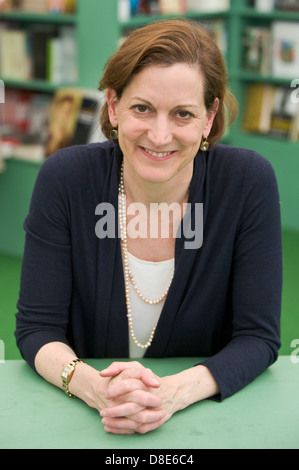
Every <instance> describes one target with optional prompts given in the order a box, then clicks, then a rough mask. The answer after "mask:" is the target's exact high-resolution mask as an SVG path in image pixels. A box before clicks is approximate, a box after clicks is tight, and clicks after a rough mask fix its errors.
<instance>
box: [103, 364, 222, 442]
mask: <svg viewBox="0 0 299 470" xmlns="http://www.w3.org/2000/svg"><path fill="white" fill-rule="evenodd" d="M100 374H101V376H102V377H113V379H112V380H111V382H110V384H109V387H108V389H107V398H108V400H109V401H110V403H109V406H107V407H104V408H103V409H102V411H101V413H100V414H101V416H102V417H103V420H102V422H103V424H105V430H106V431H107V432H112V433H116V434H129V433H130V434H131V433H134V432H139V433H146V432H149V431H152V430H154V429H156V428H158V427H159V426H161V425H162V424H163V423H165V422H166V421H167V420H168V419H169V418H170V417H171V416H172V415H173V414H174V413H175V412H176V411H179V410H182V409H183V408H186V407H187V406H189V405H191V404H192V403H195V402H197V401H199V400H202V399H204V398H208V397H210V396H213V395H215V394H217V393H218V392H219V388H218V385H217V382H216V381H215V379H214V377H213V376H212V374H211V373H210V371H209V370H208V369H207V368H206V367H204V366H201V365H199V366H196V367H192V368H191V369H187V370H185V371H182V372H180V373H178V374H175V375H171V376H166V377H157V376H156V375H155V374H154V373H153V372H152V371H151V370H150V369H146V368H144V367H143V366H142V365H141V364H139V363H138V362H128V363H126V362H115V363H113V364H111V366H109V367H108V368H107V369H105V370H103V371H102V372H101V373H100Z"/></svg>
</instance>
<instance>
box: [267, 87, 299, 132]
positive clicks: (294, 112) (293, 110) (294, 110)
mask: <svg viewBox="0 0 299 470" xmlns="http://www.w3.org/2000/svg"><path fill="white" fill-rule="evenodd" d="M298 116H299V110H298V104H297V103H295V102H293V101H292V100H291V89H290V88H289V87H283V86H279V87H276V90H275V96H274V104H273V110H272V115H271V128H270V135H272V136H275V137H280V138H283V139H289V140H297V139H298Z"/></svg>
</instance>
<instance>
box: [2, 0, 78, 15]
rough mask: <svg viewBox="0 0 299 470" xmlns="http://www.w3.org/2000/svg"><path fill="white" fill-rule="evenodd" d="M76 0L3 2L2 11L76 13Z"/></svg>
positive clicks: (17, 0)
mask: <svg viewBox="0 0 299 470" xmlns="http://www.w3.org/2000/svg"><path fill="white" fill-rule="evenodd" d="M76 3H77V1H76V0H4V8H3V9H4V11H10V12H12V11H24V12H31V13H62V14H73V13H75V12H76V7H77V5H76Z"/></svg>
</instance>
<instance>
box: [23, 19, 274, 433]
mask: <svg viewBox="0 0 299 470" xmlns="http://www.w3.org/2000/svg"><path fill="white" fill-rule="evenodd" d="M100 90H103V91H104V90H105V91H106V96H107V102H106V104H105V105H104V106H103V109H102V113H101V125H102V130H103V132H104V133H105V135H106V137H107V139H108V140H107V141H106V142H104V143H98V144H91V145H86V146H78V147H72V148H69V149H64V150H61V151H58V152H57V153H56V154H54V155H52V156H51V157H50V158H49V159H48V160H47V161H46V162H45V164H44V165H43V166H42V168H41V171H40V173H39V176H38V179H37V182H36V185H35V189H34V193H33V196H32V201H31V207H30V212H29V215H28V217H27V219H26V221H25V224H24V226H25V229H26V232H27V234H26V245H25V252H24V259H23V270H22V282H21V290H20V299H19V302H18V309H19V311H18V314H17V329H16V337H17V343H18V346H19V348H20V351H21V353H22V355H23V357H24V358H25V359H26V360H27V361H28V362H29V364H30V365H31V366H32V367H33V368H35V369H36V371H37V372H38V373H39V374H40V375H41V376H42V377H44V378H45V379H46V380H48V381H49V382H51V383H53V384H55V385H57V386H58V387H60V388H62V389H63V390H64V391H65V392H66V393H67V394H68V395H70V396H76V397H79V398H81V399H82V400H83V401H85V402H86V403H87V404H88V405H89V406H91V407H93V408H96V409H97V410H98V411H99V413H100V415H101V417H102V423H103V424H104V426H105V428H104V429H105V430H106V431H107V432H112V433H122V434H131V433H134V432H138V433H145V432H148V431H152V430H154V429H156V428H158V427H160V426H161V425H162V424H163V423H165V421H167V420H168V419H169V418H170V417H171V416H172V415H173V414H174V413H175V412H177V411H179V410H181V409H183V408H185V407H187V406H189V405H191V404H193V403H195V402H197V401H199V400H203V399H205V398H208V397H214V398H215V399H218V400H223V399H224V398H226V397H228V396H230V395H232V394H233V393H236V392H237V391H238V390H240V389H241V388H242V387H244V386H246V385H247V384H248V383H250V382H251V381H252V380H254V379H255V377H257V376H258V375H259V374H260V373H261V372H263V371H264V370H265V369H266V368H267V367H268V366H269V365H270V364H272V363H273V362H274V361H275V360H276V358H277V355H278V348H279V346H280V329H279V325H280V296H281V273H282V267H281V233H280V206H279V196H278V191H277V184H276V178H275V175H274V172H273V170H272V167H271V166H270V164H269V162H268V161H267V160H265V159H264V158H263V157H262V156H260V155H258V154H256V153H255V152H253V151H250V150H245V149H236V148H233V147H230V146H225V145H222V144H218V143H217V141H218V140H219V139H220V138H221V136H222V135H223V132H224V130H225V127H226V126H227V125H229V123H230V122H232V121H233V120H234V118H235V117H236V104H235V102H234V99H233V97H232V95H231V93H230V92H229V90H228V83H227V72H226V68H225V63H224V60H223V58H222V56H221V53H220V51H219V49H218V47H217V46H216V44H215V43H214V41H213V40H212V38H211V37H210V35H209V34H208V33H207V32H206V31H205V30H204V29H202V28H200V27H199V26H198V24H195V23H193V22H188V21H185V20H173V21H162V22H158V23H154V24H151V25H148V26H146V27H144V28H141V29H139V30H136V31H134V32H132V33H131V34H130V35H129V36H128V38H127V39H126V40H125V41H124V43H123V44H122V45H121V47H120V48H119V50H118V51H116V53H115V54H114V55H113V56H112V57H111V59H109V61H108V62H107V64H106V67H105V70H104V73H103V76H102V78H101V81H100ZM108 208H109V210H110V208H112V212H113V214H112V216H107V217H108V218H107V221H109V225H110V224H111V227H112V228H113V230H112V231H115V228H116V227H118V229H119V234H120V237H118V236H115V237H113V236H112V237H111V236H109V234H108V236H105V234H104V232H105V227H106V226H105V223H104V221H103V220H101V221H98V222H96V220H95V216H99V215H103V211H105V210H107V209H108ZM136 208H139V216H138V221H137V222H136V216H135V211H134V210H135V209H136ZM160 208H165V210H164V211H162V210H161V211H160ZM171 212H172V214H173V216H172V217H170V216H169V215H170V213H171ZM153 216H155V217H153ZM156 216H157V217H156ZM109 217H110V218H109ZM136 225H138V226H136ZM133 226H134V230H133ZM95 227H96V230H95ZM143 227H146V230H145V236H144V235H142V236H141V235H140V236H139V235H137V236H135V234H136V233H137V234H141V233H142V234H143V233H144V231H143V230H142V228H143ZM182 227H183V228H186V227H187V230H183V231H182V230H181V228H182ZM164 229H167V230H166V233H167V236H163V233H165V231H164ZM109 230H110V229H109V227H107V231H108V232H109ZM178 233H180V234H181V236H177V235H178ZM153 234H155V236H153ZM97 235H100V236H97ZM102 235H103V236H102ZM189 235H192V237H193V238H194V239H195V240H194V242H195V243H192V242H190V240H189V238H190V239H191V238H192V237H191V236H190V237H189ZM187 240H188V242H187V243H186V241H187ZM189 242H190V243H189ZM143 356H145V357H155V358H159V357H167V356H170V357H178V356H183V357H184V356H194V357H195V356H197V357H205V358H206V359H205V360H204V361H202V362H201V363H200V364H195V365H194V367H192V368H190V369H187V370H182V371H181V372H180V373H178V374H175V375H167V376H165V377H157V376H156V375H155V374H154V373H153V372H152V371H151V370H149V369H145V368H144V367H142V366H141V364H140V363H139V362H138V361H133V362H116V363H112V364H111V365H110V366H109V367H108V368H107V369H106V370H104V371H101V372H100V373H99V372H98V371H97V370H95V369H94V368H92V367H90V366H88V365H87V364H84V362H82V360H79V359H77V358H78V357H86V358H92V357H109V358H113V357H130V358H132V359H133V358H134V359H138V358H140V357H143Z"/></svg>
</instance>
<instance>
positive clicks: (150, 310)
mask: <svg viewBox="0 0 299 470" xmlns="http://www.w3.org/2000/svg"><path fill="white" fill-rule="evenodd" d="M128 260H129V265H130V271H131V273H132V274H133V277H134V279H135V283H136V285H137V287H138V289H139V291H140V292H141V293H142V294H143V295H144V296H145V297H146V298H147V299H151V300H155V299H158V298H159V297H161V296H162V295H163V294H164V292H165V291H166V289H167V287H168V285H169V282H170V279H171V276H172V275H173V271H174V258H172V259H169V260H166V261H159V262H152V261H144V260H141V259H139V258H136V257H135V256H133V255H132V254H131V253H128ZM130 300H131V310H132V321H133V330H134V333H135V336H136V338H137V340H138V341H139V342H140V343H141V344H145V343H147V341H148V339H149V336H150V334H151V331H152V329H153V328H154V326H155V325H156V324H157V322H158V320H159V317H160V313H161V310H162V307H163V305H164V302H165V299H164V300H163V301H161V302H159V303H158V304H156V305H150V304H147V303H145V302H144V301H143V300H141V299H140V297H138V295H137V293H136V291H135V289H134V288H133V286H132V284H130ZM145 352H146V349H141V348H139V347H138V346H136V344H135V343H134V342H133V340H132V338H131V334H130V333H129V354H130V357H131V358H140V357H143V355H144V353H145Z"/></svg>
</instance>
